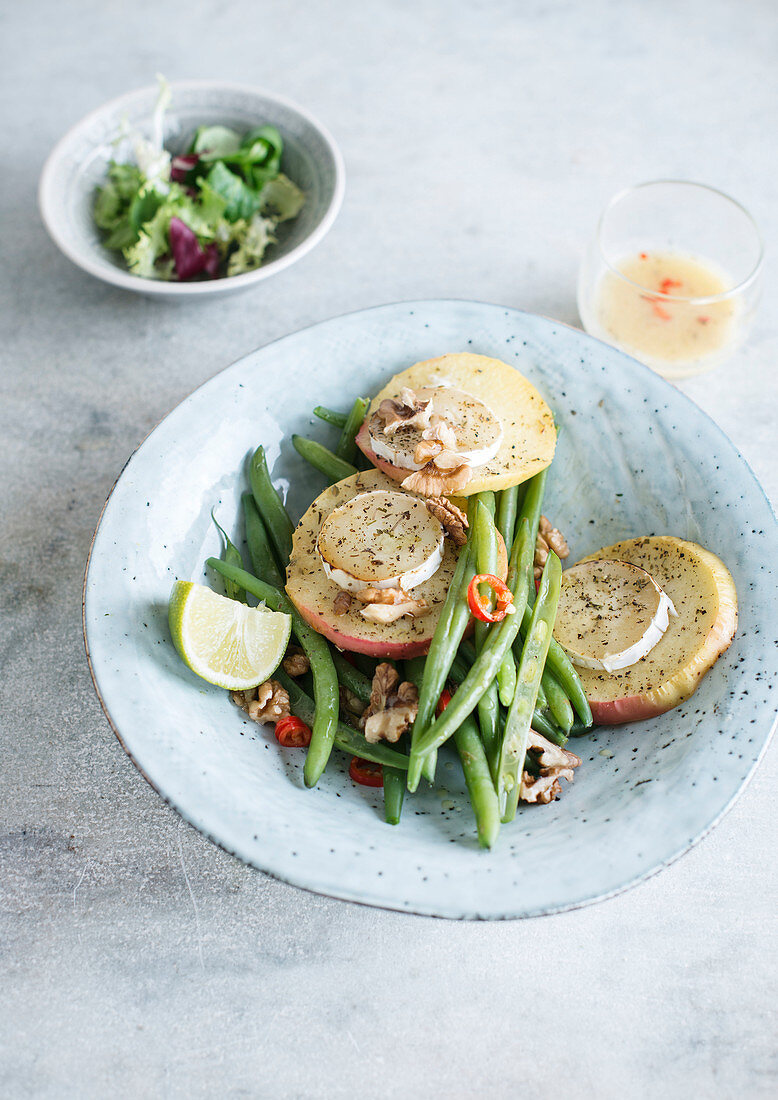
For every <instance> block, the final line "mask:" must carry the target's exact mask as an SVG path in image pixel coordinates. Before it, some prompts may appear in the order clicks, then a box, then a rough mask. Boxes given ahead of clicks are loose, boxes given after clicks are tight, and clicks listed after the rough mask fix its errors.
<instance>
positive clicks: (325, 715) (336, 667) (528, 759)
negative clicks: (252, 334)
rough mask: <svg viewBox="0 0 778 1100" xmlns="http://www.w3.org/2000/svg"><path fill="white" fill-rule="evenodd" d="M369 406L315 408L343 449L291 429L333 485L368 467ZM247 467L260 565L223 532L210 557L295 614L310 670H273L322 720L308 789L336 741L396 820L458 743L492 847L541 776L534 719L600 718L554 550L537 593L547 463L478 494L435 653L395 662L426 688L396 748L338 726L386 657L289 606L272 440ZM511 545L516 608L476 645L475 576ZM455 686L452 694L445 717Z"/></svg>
mask: <svg viewBox="0 0 778 1100" xmlns="http://www.w3.org/2000/svg"><path fill="white" fill-rule="evenodd" d="M368 405H369V402H368V401H367V399H365V398H357V399H356V401H355V402H354V403H353V405H352V407H351V409H350V410H349V411H348V412H339V411H335V410H332V409H328V408H325V407H324V406H317V407H316V408H315V409H314V413H315V415H316V416H317V417H318V418H319V419H320V420H322V421H323V422H325V423H326V424H328V425H330V426H331V427H333V428H335V429H337V430H338V431H339V436H338V439H337V441H336V443H335V446H334V448H333V449H329V448H328V447H325V446H324V445H323V444H322V443H319V442H317V441H315V440H311V439H306V438H304V437H302V436H297V435H295V436H293V437H292V444H293V446H294V447H295V449H296V451H297V452H298V454H300V455H301V456H302V457H303V458H304V459H305V460H306V461H307V462H309V463H310V465H311V466H313V467H314V468H315V469H316V470H318V471H319V472H320V473H322V474H323V475H324V476H325V477H326V478H327V479H328V480H329V481H330V482H336V481H340V480H342V479H343V478H346V477H350V476H352V475H353V474H355V473H357V472H358V470H357V466H356V465H355V462H357V461H362V456H360V455H358V453H357V446H356V437H357V434H358V432H359V430H360V427H361V425H362V423H363V422H364V418H365V415H366V413H367V409H368ZM248 473H249V483H250V486H251V492H248V493H245V494H244V495H243V498H242V507H243V519H244V528H245V538H246V547H247V550H248V557H249V560H250V562H251V569H252V572H249V571H247V570H246V569H245V568H244V563H243V559H242V556H241V553H240V551H239V550H238V548H237V547H236V546H235V545H234V544H233V543H232V542H231V541H230V539H229V538H228V536H227V535H226V533H225V532H224V530H223V529H222V528H221V527H219V530H220V532H221V534H222V536H223V538H224V544H225V549H224V552H223V557H222V558H221V559H220V558H209V559H208V562H207V565H208V566H209V567H210V568H212V569H213V570H215V571H216V572H217V573H219V574H220V575H221V576H222V577H223V579H224V583H225V590H226V592H227V594H228V595H229V596H230V597H231V598H232V599H242V600H244V601H245V600H246V599H247V594H248V595H251V596H253V597H254V598H255V599H256V600H258V601H261V602H263V603H264V604H266V605H267V606H268V607H270V608H272V609H273V610H275V611H282V612H284V613H285V614H287V615H289V616H290V617H291V619H292V632H293V635H294V637H295V638H296V640H297V642H298V643H299V644H300V646H301V647H302V649H303V651H304V653H305V654H306V656H307V658H308V661H309V663H310V669H311V672H310V675H306V677H304V678H303V680H302V681H300V680H293V679H290V677H289V676H287V674H286V673H285V672H284V670H283V668H279V669H277V670H276V672H275V673H274V674H273V675H274V677H275V678H276V679H278V680H279V682H280V683H281V684H282V686H283V687H284V688H285V689H286V691H287V692H288V694H289V699H290V706H291V709H292V712H293V713H294V714H296V715H297V716H298V717H300V718H301V719H302V720H303V721H304V722H306V723H307V724H308V725H310V726H311V741H310V744H309V746H308V750H307V754H306V758H305V766H304V778H305V783H306V785H307V786H309V787H312V786H315V785H316V783H317V782H318V781H319V779H320V777H321V775H322V773H323V772H324V769H325V767H326V765H327V762H328V760H329V757H330V753H331V751H332V749H333V748H337V749H339V750H341V751H343V752H346V753H348V754H349V755H352V756H359V757H362V758H363V759H365V760H370V761H373V762H374V763H376V764H380V765H381V766H382V768H383V783H384V791H383V794H384V816H385V819H386V821H387V822H388V823H389V824H392V825H396V824H398V823H399V821H400V818H401V814H402V809H403V802H404V799H405V796H406V791H410V792H414V791H416V790H417V788H418V785H419V782H420V780H421V779H422V777H423V778H425V779H427V780H428V781H429V782H430V783H432V782H434V779H435V768H436V760H437V753H438V750H439V749H440V748H441V746H443V745H444V744H445V742H446V741H448V740H449V739H451V741H452V743H453V746H454V747H455V749H456V752H457V755H458V757H459V761H460V764H461V768H462V774H463V778H464V781H465V785H466V787H467V791H468V794H469V797H470V802H471V805H472V808H473V814H474V816H475V822H476V829H477V833H478V839H479V842H480V844H481V845H482V846H484V847H487V848H490V847H492V846H493V845H494V843H495V841H496V839H497V835H498V832H499V828H500V823H501V821H502V822H505V821H510V820H511V819H512V818H513V817H514V815H515V813H516V808H517V804H518V800H519V796H520V790H521V781H522V775H523V773H524V771H525V770H527V771H529V772H530V773H531V774H533V775H534V774H537V772H538V767H537V763H536V760H535V758H533V757H532V756H530V755H528V754H527V745H528V738H529V731H530V727H532V728H533V729H535V730H536V731H537V732H539V733H541V734H543V736H545V737H547V738H548V739H549V740H550V741H552V742H553V743H554V744H557V745H564V744H565V743H566V742H567V739H568V737H571V736H572V737H576V736H581V735H582V734H583V733H585V732H586V731H587V730H588V729H589V728H590V727H591V724H592V715H591V709H590V707H589V704H588V702H587V699H586V696H585V694H584V692H583V688H582V687H581V682H580V680H579V678H578V675H577V673H576V671H575V669H574V668H573V666H572V664H571V662H570V660H569V658H568V657H567V654H566V653H565V652H564V650H563V649H562V647H561V646H560V645H559V644H558V643H557V642H556V641H555V640H554V638H553V636H552V631H553V627H554V619H555V615H556V609H557V605H558V601H559V593H560V584H561V564H560V562H559V559H558V557H557V555H556V554H554V553H553V552H550V553H549V555H548V558H547V561H546V564H545V567H544V569H543V575H542V577H541V580H540V584H539V587H538V592H537V596H536V594H535V584H534V577H533V558H534V548H535V542H536V538H537V531H538V525H539V521H540V513H541V507H542V502H543V494H544V490H545V484H546V478H547V474H548V471H547V470H543V471H541V472H540V473H539V474H536V475H535V476H534V477H533V478H531V479H530V480H529V481H528V482H527V483H526V484H525V485H524V486H511V487H510V488H508V489H504V490H502V491H501V492H499V493H497V494H495V493H493V492H481V493H478V494H476V495H474V496H472V497H470V498H469V500H468V524H469V537H468V539H467V542H466V543H465V545H464V546H463V547H462V549H461V551H460V553H459V558H458V561H457V564H456V568H455V571H454V576H453V578H452V581H451V584H450V585H449V590H448V593H447V595H446V599H445V600H444V603H443V606H442V608H441V610H440V615H439V617H438V622H437V625H436V628H435V631H434V634H433V637H432V641H431V643H430V647H429V651H428V653H427V655H426V657H415V658H413V659H411V660H407V661H406V662H405V663H404V666H401V665H398V666H397V667H398V671H399V672H400V675H401V677H403V678H404V679H407V680H410V681H411V682H413V683H415V684H416V686H417V688H418V695H419V705H418V713H417V716H416V719H415V721H414V723H413V727H412V729H411V731H410V733H409V734H408V735H404V736H403V737H402V738H401V739H400V741H399V742H398V743H397V744H396V745H394V746H389V745H387V744H386V743H383V742H382V743H379V744H370V743H368V742H367V741H366V739H365V737H364V735H363V734H361V733H360V732H359V731H358V730H356V729H353V728H352V727H351V726H350V725H348V724H346V723H345V722H343V721H341V720H340V698H339V696H340V691H339V689H340V688H341V687H343V688H346V689H348V691H349V692H351V693H352V694H353V695H354V696H356V698H357V699H358V700H359V701H360V702H361V703H363V704H365V705H367V703H368V702H369V700H370V697H371V692H372V677H373V674H374V671H375V667H376V661H375V659H373V658H366V657H364V656H362V655H360V654H353V655H350V656H351V658H352V659H353V661H354V663H353V664H352V663H351V659H347V658H346V656H345V655H344V654H343V653H341V652H340V651H339V650H338V649H336V648H335V647H334V646H332V645H331V644H330V643H328V642H327V641H326V640H325V639H324V638H323V637H322V636H321V635H320V634H318V633H317V632H316V631H315V630H314V629H313V628H312V627H311V626H310V625H309V624H308V623H307V622H306V621H305V620H304V619H303V618H302V616H301V615H300V614H299V612H298V611H297V609H296V607H295V606H294V604H292V602H291V600H290V599H289V597H288V596H287V595H286V592H285V591H284V583H285V575H286V567H287V565H288V563H289V558H290V554H291V549H292V533H293V530H294V528H293V525H292V521H291V519H290V518H289V515H288V513H287V511H286V508H285V506H284V504H283V501H282V499H281V497H280V495H279V493H278V492H277V491H276V489H275V488H274V486H273V483H272V481H271V478H270V473H269V470H268V466H267V460H266V456H265V451H264V448H263V447H261V446H260V447H258V448H257V449H256V451H255V452H254V453H253V455H252V456H251V459H250V462H249V468H248ZM214 522H216V520H215V518H214ZM217 526H218V524H217ZM501 541H502V543H504V545H505V547H506V550H507V552H508V576H507V584H508V587H509V588H510V590H511V592H512V594H513V613H512V614H507V615H505V616H504V618H503V619H501V620H500V621H499V622H494V623H488V622H480V621H478V622H476V624H475V630H474V632H473V637H472V639H469V638H467V637H466V634H467V632H468V629H469V627H470V624H471V612H470V608H469V604H468V589H469V586H470V584H471V581H472V579H473V577H474V576H475V574H476V573H479V574H480V573H486V574H496V573H498V571H499V558H500V553H501V550H500V545H501ZM447 684H449V685H451V686H452V690H453V695H452V697H451V699H450V701H449V702H448V705H447V707H445V709H442V710H441V712H440V714H438V715H437V716H436V709H437V707H438V702H439V700H440V698H441V694H442V693H443V691H444V689H445V688H446V685H447ZM311 693H312V694H311Z"/></svg>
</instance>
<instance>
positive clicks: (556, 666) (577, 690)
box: [521, 607, 592, 728]
mask: <svg viewBox="0 0 778 1100" xmlns="http://www.w3.org/2000/svg"><path fill="white" fill-rule="evenodd" d="M531 616H532V609H531V608H530V607H526V608H525V609H524V616H523V618H522V623H521V630H522V634H526V633H527V630H528V629H529V623H530V618H531ZM546 661H547V664H548V667H549V669H550V670H551V672H552V673H553V674H554V676H555V677H556V679H557V680H558V681H559V684H560V686H561V688H562V690H563V691H564V692H565V694H566V695H567V697H568V699H569V700H570V702H571V703H572V704H573V707H574V708H575V712H576V714H577V715H578V717H579V718H580V719H581V721H582V722H583V723H584V725H585V726H586V727H587V728H588V727H589V726H591V724H592V711H591V707H590V706H589V700H588V699H587V698H586V695H585V694H584V689H583V687H582V686H581V681H580V680H579V679H578V673H577V672H576V671H575V669H574V668H573V664H572V662H571V660H570V658H569V657H568V656H567V654H566V653H565V651H564V649H562V647H561V645H560V644H559V642H558V641H557V640H556V638H552V639H551V644H550V645H549V647H548V657H547V658H546Z"/></svg>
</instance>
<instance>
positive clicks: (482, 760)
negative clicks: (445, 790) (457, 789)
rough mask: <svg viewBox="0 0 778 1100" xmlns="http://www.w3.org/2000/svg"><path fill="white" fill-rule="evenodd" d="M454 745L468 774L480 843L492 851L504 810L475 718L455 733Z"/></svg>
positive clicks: (469, 716)
mask: <svg viewBox="0 0 778 1100" xmlns="http://www.w3.org/2000/svg"><path fill="white" fill-rule="evenodd" d="M454 744H455V745H456V748H457V752H458V753H459V759H460V761H461V762H462V771H463V772H464V773H465V783H466V784H467V793H468V794H469V795H470V804H471V806H472V807H473V813H474V814H475V823H476V828H477V830H478V841H479V843H480V845H481V847H482V848H491V847H492V846H493V845H494V842H495V841H496V839H497V834H498V832H499V831H500V810H499V807H498V805H497V792H496V791H495V789H494V783H493V782H492V775H491V772H490V771H489V763H488V761H487V758H486V751H485V750H484V746H483V743H482V741H481V738H480V737H479V735H478V729H477V727H476V724H475V719H474V718H473V716H472V715H468V717H467V718H465V720H464V722H462V724H461V725H460V727H459V728H458V729H457V730H456V731H455V732H454Z"/></svg>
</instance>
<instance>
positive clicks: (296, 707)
mask: <svg viewBox="0 0 778 1100" xmlns="http://www.w3.org/2000/svg"><path fill="white" fill-rule="evenodd" d="M273 677H274V679H276V680H278V682H279V684H281V686H282V687H283V688H285V690H286V691H287V693H288V694H289V705H290V707H291V709H292V712H293V713H294V714H296V715H297V717H298V718H302V720H303V722H305V723H306V725H309V726H311V725H313V723H314V721H315V718H316V712H317V707H316V704H315V703H314V701H313V699H311V697H310V695H307V694H306V693H305V692H304V691H303V689H302V688H301V687H300V685H299V684H298V683H297V682H296V681H295V680H293V679H292V678H291V677H290V676H287V674H286V673H285V672H284V670H283V669H282V668H278V669H276V671H275V672H274V673H273ZM334 745H335V748H336V749H340V751H341V752H345V753H348V755H349V756H359V757H361V758H362V759H363V760H372V761H373V763H374V764H381V765H383V766H384V767H385V768H386V767H388V768H399V769H400V770H401V771H404V770H405V768H407V767H408V757H407V756H405V754H404V753H401V752H398V751H397V750H396V749H391V748H389V746H388V745H384V744H381V743H379V744H377V745H371V744H370V743H369V742H368V741H366V740H365V739H364V737H363V736H362V735H361V734H360V733H357V731H356V730H354V729H352V728H351V726H347V725H346V723H345V722H338V724H337V726H336V729H335V736H334Z"/></svg>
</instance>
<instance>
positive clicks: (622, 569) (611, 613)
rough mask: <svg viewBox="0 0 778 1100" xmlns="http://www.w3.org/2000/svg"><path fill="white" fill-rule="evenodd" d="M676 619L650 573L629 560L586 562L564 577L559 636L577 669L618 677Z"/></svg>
mask: <svg viewBox="0 0 778 1100" xmlns="http://www.w3.org/2000/svg"><path fill="white" fill-rule="evenodd" d="M676 614H677V612H676V610H675V607H674V606H673V602H672V600H671V599H670V597H669V596H668V595H667V594H666V593H665V592H664V591H663V590H662V589H661V588H660V587H659V585H658V584H657V583H656V581H655V580H654V578H653V577H652V576H651V574H650V573H647V572H646V570H645V569H641V568H640V567H639V566H637V565H631V564H630V563H629V562H626V561H618V560H615V561H614V560H604V559H599V560H594V561H586V562H581V563H580V564H579V565H574V566H573V567H572V568H571V569H567V570H566V571H565V572H564V573H563V575H562V591H561V595H560V598H559V609H558V611H557V618H556V623H555V624H554V636H555V637H556V639H557V641H558V642H559V643H560V645H562V646H563V647H564V649H565V650H566V651H567V653H568V654H569V656H570V660H571V661H572V662H573V664H574V665H579V666H580V667H582V668H594V669H603V670H604V671H605V672H611V673H612V672H617V671H618V670H619V669H622V668H629V667H630V666H631V665H634V664H636V663H637V662H638V661H639V660H641V659H642V658H643V657H646V656H647V655H648V654H649V653H650V652H651V650H652V649H653V648H654V647H655V646H656V645H657V644H658V642H659V641H660V639H661V638H662V636H663V635H664V633H665V631H666V630H667V628H668V626H669V625H670V616H671V615H672V616H675V615H676Z"/></svg>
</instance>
